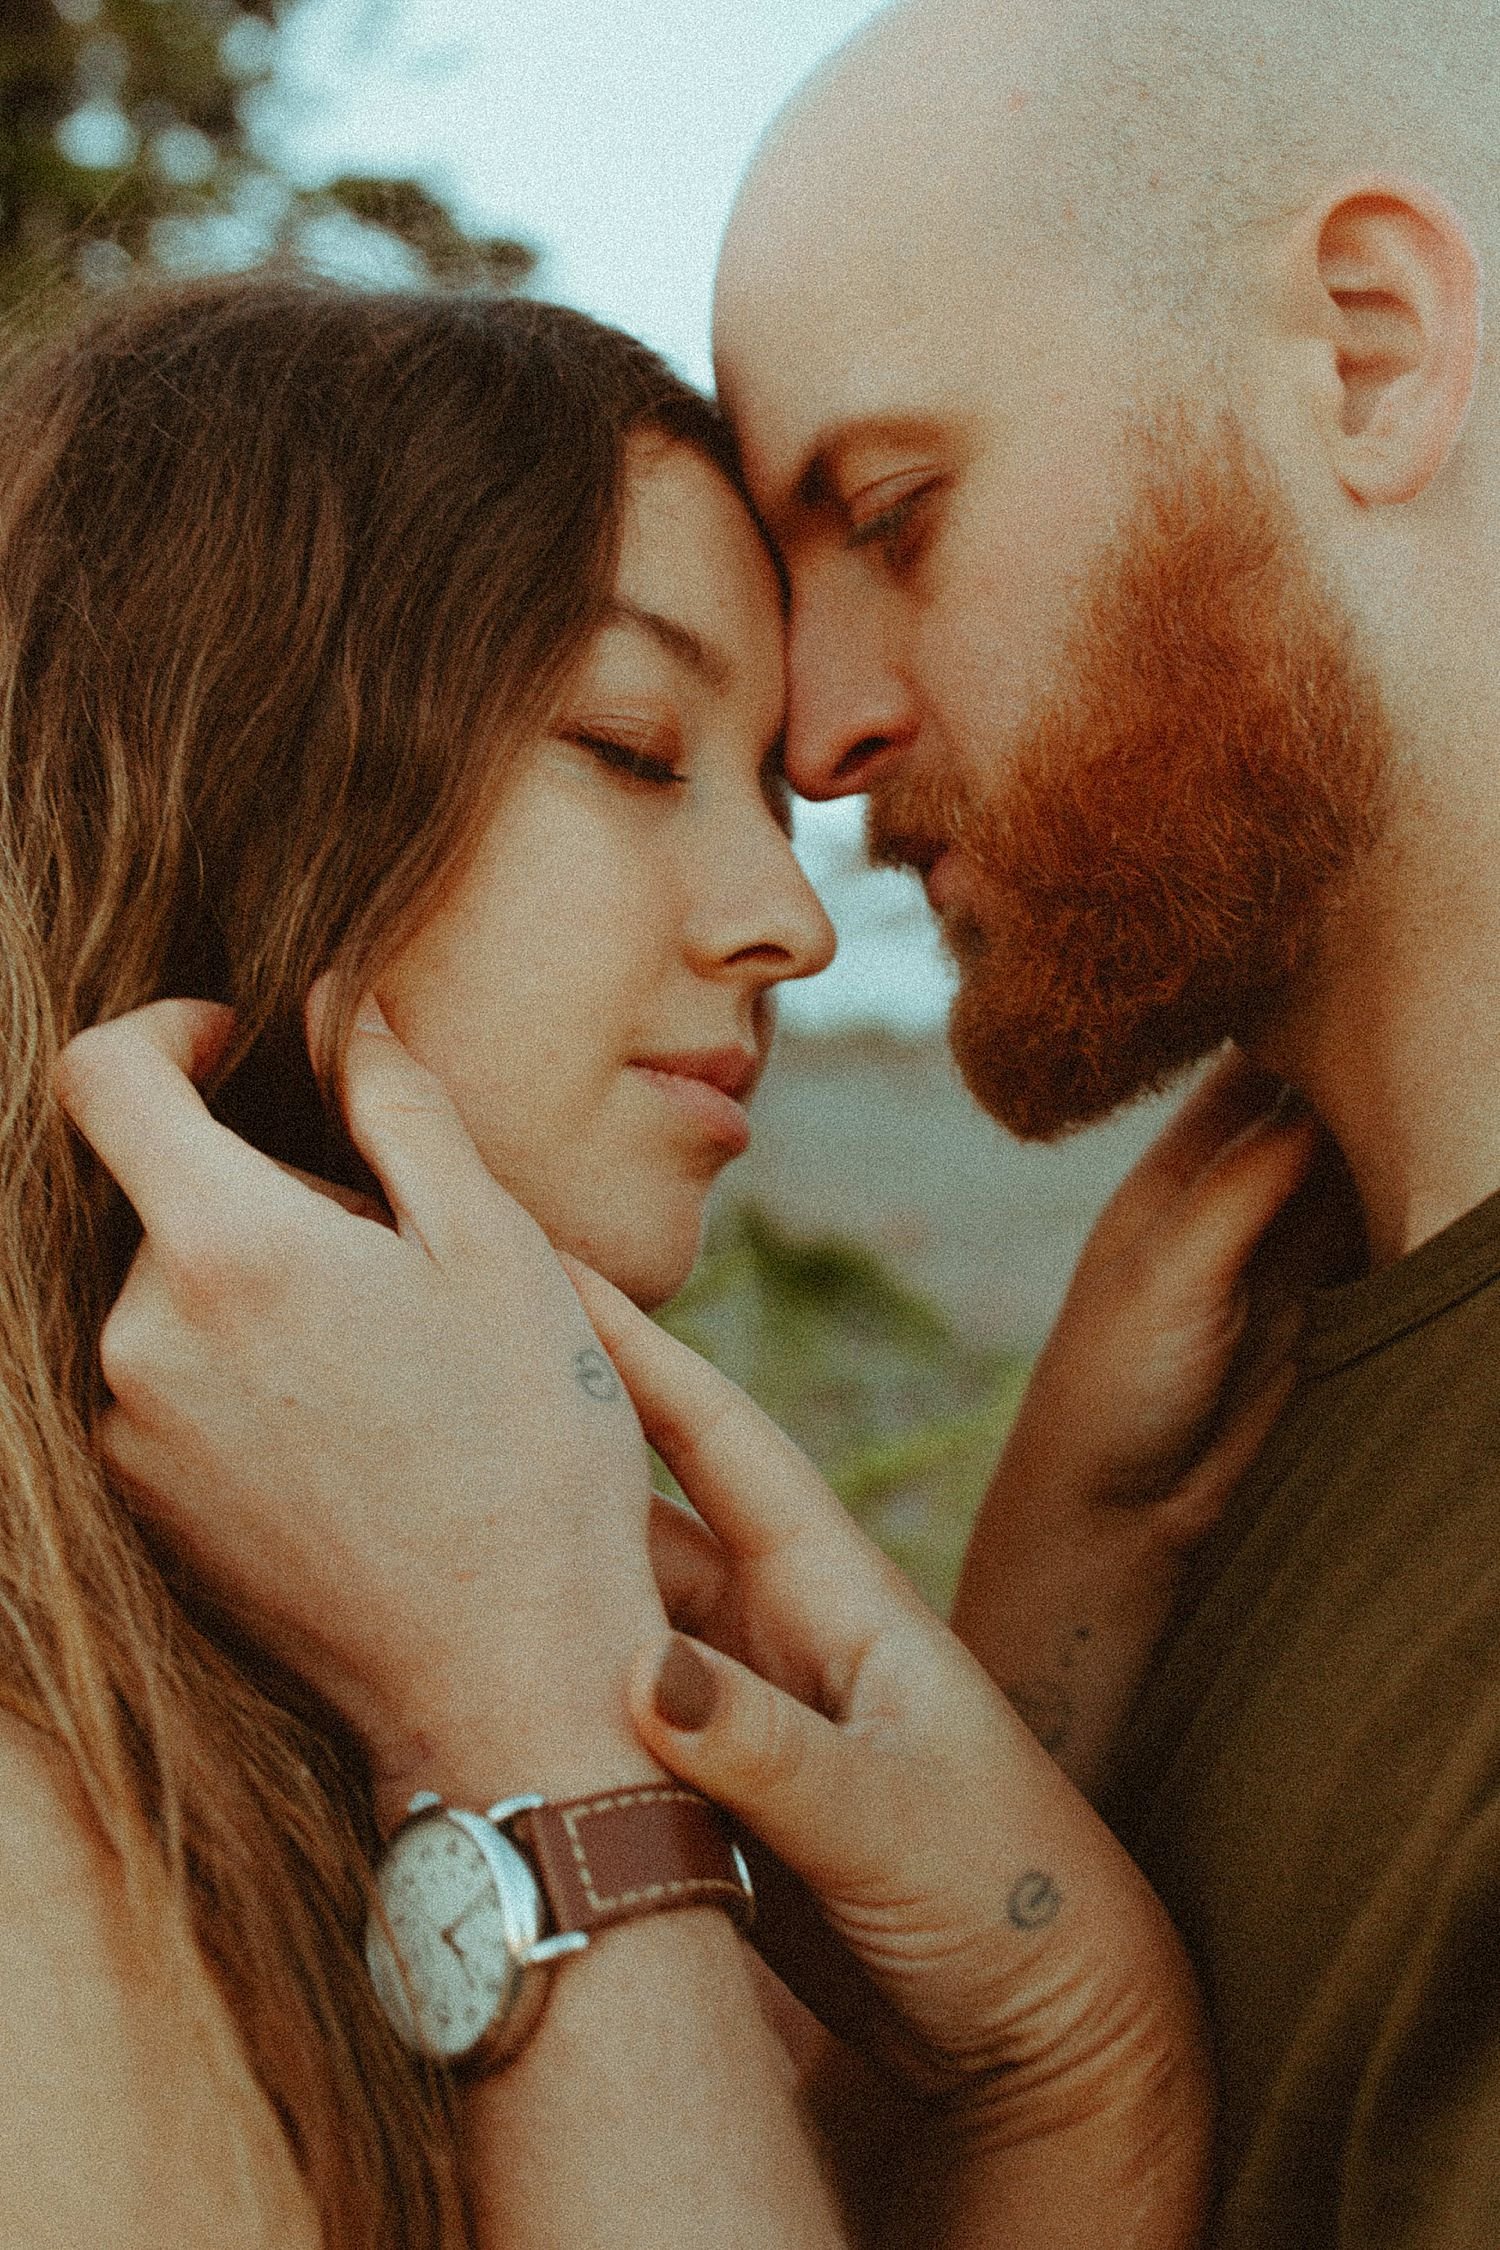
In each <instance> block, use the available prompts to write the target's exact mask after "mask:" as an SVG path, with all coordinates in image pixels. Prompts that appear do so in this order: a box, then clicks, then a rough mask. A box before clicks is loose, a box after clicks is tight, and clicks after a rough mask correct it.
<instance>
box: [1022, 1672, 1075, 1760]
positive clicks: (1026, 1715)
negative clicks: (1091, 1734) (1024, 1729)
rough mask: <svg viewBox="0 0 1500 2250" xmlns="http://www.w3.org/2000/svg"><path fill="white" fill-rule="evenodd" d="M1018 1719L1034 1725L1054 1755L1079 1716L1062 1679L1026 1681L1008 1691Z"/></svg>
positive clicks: (1032, 1727) (1063, 1745)
mask: <svg viewBox="0 0 1500 2250" xmlns="http://www.w3.org/2000/svg"><path fill="white" fill-rule="evenodd" d="M1005 1694H1006V1700H1007V1701H1008V1702H1009V1703H1010V1705H1011V1707H1012V1709H1013V1710H1014V1711H1015V1714H1016V1716H1017V1718H1019V1719H1020V1720H1022V1721H1023V1722H1024V1724H1025V1725H1027V1726H1028V1727H1030V1729H1031V1731H1032V1733H1033V1734H1034V1735H1035V1736H1036V1738H1037V1741H1038V1742H1039V1743H1040V1744H1041V1746H1042V1748H1043V1749H1044V1750H1050V1751H1051V1753H1052V1755H1053V1757H1054V1758H1055V1757H1056V1756H1057V1753H1058V1752H1059V1750H1061V1749H1063V1748H1064V1747H1065V1746H1066V1744H1067V1742H1068V1740H1069V1738H1070V1737H1071V1735H1072V1732H1073V1721H1074V1719H1075V1717H1076V1716H1077V1714H1076V1712H1075V1710H1074V1705H1073V1698H1072V1697H1071V1696H1070V1695H1069V1694H1068V1692H1067V1690H1066V1688H1065V1687H1064V1686H1063V1684H1062V1682H1061V1681H1060V1680H1023V1681H1020V1682H1018V1683H1017V1684H1016V1685H1015V1686H1013V1687H1008V1688H1007V1689H1006V1691H1005Z"/></svg>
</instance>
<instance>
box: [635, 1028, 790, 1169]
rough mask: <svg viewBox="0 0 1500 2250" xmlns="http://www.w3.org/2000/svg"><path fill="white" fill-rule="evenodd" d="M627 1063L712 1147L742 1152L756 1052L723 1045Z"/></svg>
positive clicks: (747, 1136)
mask: <svg viewBox="0 0 1500 2250" xmlns="http://www.w3.org/2000/svg"><path fill="white" fill-rule="evenodd" d="M630 1067H631V1069H632V1070H634V1071H636V1072H637V1073H638V1074H639V1075H640V1076H641V1077H642V1078H643V1079H645V1081H646V1082H647V1084H648V1085H650V1086H654V1087H655V1089H656V1091H657V1093H658V1094H659V1095H660V1096H661V1098H662V1099H663V1101H665V1102H667V1103H669V1104H670V1105H671V1108H672V1110H673V1111H674V1113H675V1114H676V1116H677V1117H678V1118H680V1119H681V1120H682V1122H683V1123H684V1124H687V1125H690V1126H692V1127H693V1128H694V1129H695V1130H696V1131H697V1132H698V1133H699V1134H701V1136H702V1137H703V1139H705V1140H706V1141H708V1142H709V1143H710V1144H711V1145H712V1146H714V1147H716V1148H721V1149H723V1150H724V1152H725V1154H726V1156H743V1155H744V1153H745V1151H746V1149H747V1148H748V1147H749V1146H750V1120H749V1118H748V1117H747V1116H746V1115H745V1108H744V1103H745V1100H746V1099H747V1098H748V1097H749V1094H750V1091H751V1088H752V1087H753V1085H754V1083H755V1080H756V1078H757V1077H758V1076H759V1063H758V1060H757V1058H756V1057H754V1056H742V1055H740V1054H739V1053H738V1052H736V1051H732V1050H727V1049H726V1050H723V1051H721V1052H715V1053H714V1054H712V1055H705V1056H702V1057H697V1056H695V1057H692V1058H691V1059H689V1058H687V1057H684V1058H683V1059H682V1060H681V1061H679V1060H678V1059H677V1058H676V1057H660V1058H657V1057H653V1058H652V1059H651V1060H649V1061H642V1062H635V1063H632V1064H631V1066H630ZM731 1089H732V1090H731Z"/></svg>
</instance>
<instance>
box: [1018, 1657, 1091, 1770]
mask: <svg viewBox="0 0 1500 2250" xmlns="http://www.w3.org/2000/svg"><path fill="white" fill-rule="evenodd" d="M1093 1637H1094V1628H1093V1626H1092V1625H1074V1626H1073V1627H1072V1628H1071V1629H1070V1630H1069V1631H1068V1632H1066V1633H1064V1634H1063V1637H1062V1643H1061V1646H1060V1647H1059V1649H1058V1652H1057V1668H1058V1670H1059V1671H1060V1672H1071V1671H1072V1669H1073V1666H1074V1665H1075V1663H1076V1662H1077V1660H1078V1657H1079V1655H1080V1654H1081V1653H1082V1651H1083V1650H1084V1649H1086V1648H1087V1647H1088V1645H1089V1643H1090V1642H1091V1641H1092V1639H1093ZM1005 1693H1006V1695H1007V1697H1008V1698H1009V1701H1010V1703H1011V1706H1012V1708H1013V1709H1014V1710H1015V1713H1016V1715H1017V1717H1018V1718H1020V1719H1022V1720H1024V1721H1025V1723H1026V1725H1027V1726H1029V1727H1030V1729H1031V1731H1032V1733H1033V1734H1034V1735H1035V1736H1036V1738H1037V1741H1038V1742H1039V1743H1040V1744H1041V1746H1042V1748H1043V1749H1044V1750H1050V1751H1051V1753H1052V1755H1053V1757H1054V1758H1055V1757H1056V1756H1057V1755H1058V1754H1059V1752H1060V1751H1062V1750H1064V1749H1065V1748H1066V1747H1067V1745H1068V1743H1069V1742H1070V1741H1071V1740H1072V1738H1073V1728H1074V1725H1075V1722H1076V1720H1077V1717H1078V1711H1077V1706H1076V1704H1075V1703H1074V1701H1073V1697H1072V1695H1071V1694H1070V1692H1069V1690H1068V1687H1067V1685H1066V1684H1065V1682H1063V1681H1062V1680H1019V1681H1017V1683H1016V1684H1015V1686H1014V1687H1008V1688H1007V1689H1006V1690H1005Z"/></svg>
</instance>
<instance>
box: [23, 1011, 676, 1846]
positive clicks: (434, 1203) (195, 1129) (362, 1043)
mask: <svg viewBox="0 0 1500 2250" xmlns="http://www.w3.org/2000/svg"><path fill="white" fill-rule="evenodd" d="M228 1029H229V1021H228V1016H227V1011H225V1010H223V1009H219V1008H213V1007H210V1006H208V1005H207V1004H204V1003H198V1002H186V1001H163V1002H159V1003H157V1004H155V1005H153V1006H151V1007H147V1008H143V1009H141V1010H139V1011H138V1012H136V1013H135V1014H133V1015H131V1016H128V1017H124V1018H121V1019H119V1020H118V1021H116V1022H112V1023H109V1024H106V1025H104V1026H101V1027H100V1028H98V1029H96V1030H92V1031H88V1032H85V1033H84V1034H82V1035H81V1036H80V1037H79V1038H78V1039H76V1040H74V1042H73V1043H72V1045H71V1046H70V1047H69V1049H68V1050H67V1052H66V1054H65V1056H64V1058H63V1063H62V1071H61V1091H62V1095H63V1098H64V1100H65V1102H66V1104H67V1107H68V1110H69V1112H70V1114H71V1116H72V1117H73V1119H74V1122H75V1123H76V1124H77V1126H78V1127H79V1130H80V1131H81V1132H83V1134H84V1135H85V1136H86V1138H87V1139H88V1140H90V1141H91V1142H92V1144H93V1146H94V1147H95V1149H96V1150H97V1151H98V1153H99V1155H100V1156H101V1157H102V1159H103V1161H104V1162H105V1164H106V1165H107V1166H108V1167H109V1169H110V1170H111V1171H112V1172H113V1174H114V1175H115V1177H116V1179H117V1180H118V1181H119V1183H120V1185H121V1186H122V1187H123V1188H124V1190H125V1192H126V1194H127V1195H128V1196H129V1197H130V1200H131V1202H132V1203H133V1204H134V1206H135V1208H136V1210H137V1212H138V1214H139V1216H140V1219H141V1222H142V1225H143V1227H144V1229H145V1235H144V1240H143V1242H142V1244H141V1247H140V1251H139V1254H138V1256H137V1258H136V1260H135V1263H134V1265H133V1267H132V1269H131V1272H130V1276H129V1278H128V1280H127V1282H126V1285H125V1288H124V1290H123V1292H122V1294H121V1296H120V1299H119V1301H118V1303H117V1305H116V1306H115V1308H114V1310H113V1312H112V1313H111V1315H110V1317H109V1320H108V1322H107V1324H106V1327H105V1330H104V1335H103V1340H102V1360H103V1367H104V1374H105V1378H106V1381H107V1382H108V1384H109V1388H110V1390H111V1392H112V1393H113V1398H114V1403H113V1405H112V1406H111V1407H110V1408H109V1409H108V1411H107V1412H106V1413H105V1415H104V1417H103V1420H102V1422H101V1425H100V1429H99V1441H100V1444H101V1446H102V1448H103V1452H104V1455H105V1458H106V1459H107V1461H108V1463H109V1465H110V1467H111V1469H112V1471H113V1472H114V1473H115V1474H116V1475H117V1476H118V1477H119V1479H120V1480H121V1482H122V1483H123V1484H124V1485H125V1486H126V1487H127V1488H128V1489H129V1491H130V1492H131V1494H132V1497H133V1500H134V1501H135V1504H136V1505H137V1508H138V1512H139V1514H140V1516H141V1517H142V1519H143V1520H144V1521H145V1522H146V1523H147V1524H148V1525H149V1527H150V1528H151V1529H152V1531H153V1532H154V1533H155V1534H156V1535H157V1536H158V1537H160V1539H161V1540H162V1541H163V1542H164V1543H165V1544H166V1545H167V1546H168V1547H169V1548H170V1549H171V1550H172V1551H173V1553H174V1554H175V1555H176V1556H177V1557H178V1558H179V1559H181V1560H182V1561H184V1562H185V1563H186V1564H187V1565H188V1566H189V1569H190V1571H191V1573H192V1575H193V1576H194V1578H195V1579H196V1580H197V1581H199V1582H200V1583H201V1584H202V1585H203V1586H204V1587H206V1589H207V1590H208V1591H209V1592H210V1593H211V1595H212V1596H213V1597H214V1598H215V1599H216V1601H218V1602H219V1603H220V1604H221V1605H222V1606H223V1607H224V1608H225V1609H227V1610H228V1611H229V1612H231V1613H232V1614H233V1616H234V1617H235V1618H236V1619H237V1620H238V1622H239V1623H240V1624H241V1625H242V1626H243V1628H244V1629H245V1630H246V1631H247V1632H248V1633H249V1634H250V1635H251V1637H252V1638H253V1639H255V1640H256V1641H257V1642H258V1643H260V1645H261V1646H263V1647H265V1648H266V1649H268V1650H269V1651H270V1652H271V1653H272V1654H274V1655H275V1656H276V1657H278V1658H279V1659H280V1660H281V1661H283V1662H284V1663H285V1664H287V1665H288V1666H289V1667H291V1668H292V1669H293V1670H294V1671H296V1672H297V1673H298V1674H300V1675H301V1676H302V1677H303V1678H304V1679H305V1680H307V1681H308V1682H309V1684H310V1685H311V1686H312V1687H313V1688H315V1689H316V1690H317V1691H318V1692H319V1693H320V1694H321V1695H323V1696H324V1697H325V1698H327V1699H328V1700H329V1701H330V1702H331V1703H332V1704H333V1705H335V1706H336V1707H337V1708H338V1709H339V1710H341V1711H342V1712H343V1714H344V1715H345V1716H346V1717H347V1719H348V1720H349V1721H350V1722H351V1723H352V1724H353V1725H354V1727H355V1728H356V1729H357V1730H358V1731H359V1732H360V1734H361V1735H362V1736H363V1737H364V1739H365V1741H366V1744H367V1747H368V1748H369V1750H370V1753H371V1757H372V1760H373V1763H374V1766H375V1770H376V1774H377V1778H378V1780H379V1781H380V1783H381V1785H382V1793H383V1798H384V1802H385V1806H386V1807H387V1808H389V1809H394V1808H395V1804H396V1801H397V1799H398V1798H399V1796H400V1795H401V1794H403V1793H404V1792H405V1791H407V1790H408V1789H409V1788H411V1787H415V1786H428V1785H430V1786H433V1787H436V1788H439V1789H446V1790H449V1791H450V1792H451V1793H453V1794H455V1795H457V1794H460V1793H462V1794H463V1795H464V1796H465V1798H468V1797H471V1796H472V1795H474V1794H475V1793H476V1792H479V1793H485V1801H487V1800H488V1797H494V1796H499V1795H502V1794H504V1793H505V1791H506V1790H507V1789H508V1788H512V1787H514V1788H521V1787H527V1788H531V1787H535V1788H540V1789H544V1790H546V1791H548V1792H549V1793H552V1794H565V1793H568V1792H569V1791H570V1790H571V1789H573V1788H575V1787H576V1788H579V1789H584V1788H592V1787H596V1786H598V1785H599V1784H600V1783H601V1782H604V1781H608V1780H611V1779H615V1778H619V1779H633V1778H639V1779H644V1778H648V1777H650V1776H652V1775H654V1774H655V1772H656V1770H657V1769H656V1768H655V1767H654V1766H653V1765H652V1764H651V1762H650V1761H649V1760H647V1759H645V1758H644V1756H643V1753H642V1752H641V1749H640V1746H639V1744H638V1743H637V1742H636V1740H635V1738H634V1735H633V1732H632V1730H631V1729H630V1726H629V1723H628V1719H627V1717H626V1714H625V1712H624V1709H623V1705H622V1700H621V1682H622V1680H623V1677H624V1673H625V1669H626V1666H627V1665H628V1661H629V1657H630V1653H631V1651H632V1650H633V1649H634V1647H635V1646H636V1645H637V1644H638V1642H639V1640H640V1638H641V1635H642V1632H643V1631H645V1632H649V1631H651V1630H652V1629H653V1627H654V1626H655V1627H658V1628H660V1629H664V1624H665V1621H664V1614H663V1611H662V1609H661V1605H660V1601H659V1598H658V1596H657V1594H656V1589H655V1585H654V1583H653V1581H652V1578H651V1573H650V1567H649V1563H648V1560H647V1554H646V1511H647V1506H648V1501H649V1483H648V1469H647V1457H646V1450H645V1445H644V1442H643V1440H642V1436H641V1431H640V1426H639V1423H638V1421H637V1419H636V1416H635V1414H634V1411H633V1410H632V1408H631V1405H630V1401H629V1399H628V1398H627V1397H626V1396H625V1393H624V1391H623V1389H622V1388H621V1386H620V1384H619V1382H618V1381H617V1380H616V1377H615V1375H614V1371H613V1369H612V1368H611V1366H610V1365H609V1362H608V1360H607V1359H606V1358H605V1356H604V1355H603V1353H602V1352H601V1351H600V1349H599V1346H598V1342H597V1339H596V1337H595V1336H594V1333H593V1331H592V1329H591V1328H590V1327H589V1325H588V1322H587V1321H586V1319H585V1318H584V1315H583V1313H582V1311H581V1309H580V1306H579V1303H578V1300H577V1297H576V1295H575V1294H574V1291H573V1289H572V1287H571V1286H570V1284H569V1282H568V1280H567V1278H566V1276H565V1274H564V1273H563V1271H562V1269H561V1267H560V1266H559V1264H558V1262H557V1260H556V1258H555V1257H554V1255H553V1253H552V1251H551V1249H550V1248H549V1246H548V1244H547V1242H546V1241H545V1239H544V1237H543V1236H542V1234H541V1232H540V1230H539V1229H538V1228H537V1227H536V1226H535V1225H534V1224H533V1222H532V1221H531V1220H530V1218H528V1217H527V1216H526V1214H525V1213H524V1212H522V1211H521V1209H520V1208H519V1206H518V1205H517V1204H516V1203H515V1202H514V1201H513V1200H512V1199H511V1197H510V1196H508V1195H507V1194H506V1193H505V1192H504V1191H503V1189H501V1188H500V1187H499V1186H497V1185H496V1183H495V1181H494V1180H493V1179H491V1178H490V1176H489V1174H488V1173H487V1172H486V1171H485V1170H484V1167H483V1165H482V1164H481V1162H480V1160H479V1157H478V1156H477V1154H476V1153H475V1151H474V1149H473V1146H472V1144H471V1143H470V1141H469V1138H468V1135H467V1134H466V1133H465V1131H464V1129H463V1126H462V1124H461V1122H460V1120H459V1118H458V1116H457V1113H456V1112H455V1111H454V1109H453V1107H452V1105H451V1104H450V1102H449V1101H448V1098H447V1096H446V1095H445V1094H444V1092H443V1091H442V1089H441V1087H440V1086H439V1085H438V1083H437V1081H436V1080H435V1079H434V1078H432V1077H431V1075H430V1074H429V1073H428V1072H426V1071H425V1070H423V1069H421V1068H420V1067H419V1065H418V1064H416V1063H415V1062H414V1061H413V1060H412V1058H411V1057H410V1056H409V1055H408V1054H407V1053H406V1051H405V1050H404V1049H403V1048H402V1047H401V1046H399V1045H398V1043H397V1042H396V1041H395V1040H394V1039H393V1038H392V1037H391V1036H390V1035H389V1033H388V1031H387V1030H386V1029H385V1027H384V1023H383V1019H381V1018H380V1016H379V1013H378V1011H374V1012H372V1013H367V1014H366V1015H365V1016H364V1017H363V1018H362V1019H361V1024H360V1026H359V1028H358V1029H357V1030H356V1032H355V1034H354V1037H353V1039H352V1042H351V1045H350V1049H349V1054H348V1058H347V1078H346V1101H347V1112H348V1124H349V1129H350V1132H351V1134H352V1136H353V1138H354V1140H355V1142H356V1144H357V1146H358V1147H359V1150H360V1152H361V1154H362V1155H363V1156H364V1158H365V1159H366V1161H367V1162H368V1164H369V1165H370V1167H371V1169H372V1170H373V1171H374V1173H375V1174H376V1176H377V1177H378V1179H379V1181H380V1183H381V1186H382V1188H383V1190H384V1193H385V1196H386V1198H387V1201H388V1203H389V1206H390V1212H391V1214H392V1215H393V1217H394V1225H390V1224H381V1223H379V1222H378V1221H377V1220H375V1219H373V1218H369V1217H365V1216H362V1215H359V1214H357V1213H355V1212H351V1211H349V1210H347V1209H343V1208H340V1206H339V1204H338V1203H337V1202H336V1201H334V1200H332V1199H331V1198H329V1197H328V1196H326V1195H323V1194H321V1193H318V1192H316V1191H315V1189H313V1188H312V1187H310V1186H308V1185H306V1184H305V1183H304V1182H302V1181H301V1180H298V1179H296V1178H294V1177H290V1176H288V1175H287V1174H286V1173H285V1172H284V1171H282V1170H281V1169H280V1168H279V1167H278V1166H276V1165H275V1164H273V1163H272V1162H271V1161H270V1160H269V1159H268V1158H266V1157H263V1156H261V1155H260V1154H259V1153H258V1152H257V1151H256V1150H254V1149H252V1148H249V1147H247V1146H246V1145H245V1144H244V1143H243V1142H242V1141H240V1140H238V1139H237V1138H236V1137H235V1136H234V1135H233V1134H231V1133H230V1132H229V1131H227V1130H226V1128H224V1127H223V1126H221V1125H219V1124H217V1123H216V1122H215V1120H214V1119H213V1118H212V1117H211V1116H210V1115H209V1113H208V1111H207V1109H206V1108H205V1107H204V1105H203V1102H202V1101H201V1099H200V1098H199V1096H198V1094H197V1092H196V1091H195V1088H194V1085H193V1083H192V1081H193V1079H194V1078H195V1077H201V1076H202V1075H203V1074H204V1073H205V1072H206V1071H207V1070H208V1069H210V1068H211V1067H212V1064H213V1061H214V1059H215V1057H216V1056H217V1054H218V1053H219V1052H220V1051H221V1050H222V1046H223V1043H224V1040H225V1038H226V1037H227V1033H228ZM502 1618H503V1625H502V1624H501V1622H500V1620H501V1619H502Z"/></svg>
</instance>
